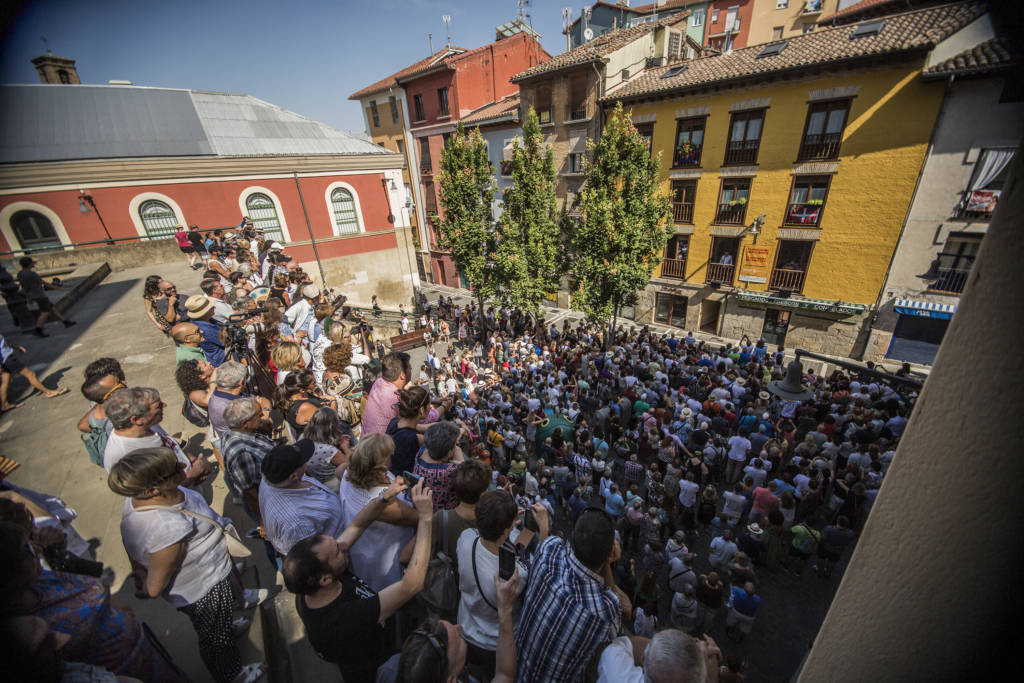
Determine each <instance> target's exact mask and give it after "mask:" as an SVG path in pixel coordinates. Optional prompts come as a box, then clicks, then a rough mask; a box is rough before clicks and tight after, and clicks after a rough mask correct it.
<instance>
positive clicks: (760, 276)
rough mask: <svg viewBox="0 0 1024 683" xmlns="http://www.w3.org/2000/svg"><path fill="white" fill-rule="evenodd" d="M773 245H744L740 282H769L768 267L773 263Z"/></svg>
mask: <svg viewBox="0 0 1024 683" xmlns="http://www.w3.org/2000/svg"><path fill="white" fill-rule="evenodd" d="M771 254H772V250H771V247H759V246H756V245H753V244H751V245H747V246H745V247H743V260H742V261H741V262H740V274H739V277H738V278H737V279H739V280H740V282H759V283H762V284H763V283H765V282H768V268H769V267H770V264H771Z"/></svg>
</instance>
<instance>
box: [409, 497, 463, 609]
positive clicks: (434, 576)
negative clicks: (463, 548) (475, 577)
mask: <svg viewBox="0 0 1024 683" xmlns="http://www.w3.org/2000/svg"><path fill="white" fill-rule="evenodd" d="M450 514H451V510H445V511H444V513H443V514H442V516H441V529H442V531H441V534H442V548H447V547H448V519H449V515H450ZM460 596H461V593H460V592H459V574H458V572H457V571H456V570H455V563H454V562H453V561H452V559H451V558H450V557H448V556H447V555H446V554H445V553H444V552H443V551H441V552H438V553H437V555H436V556H434V558H433V559H431V560H430V562H429V563H428V564H427V574H426V577H425V578H424V580H423V590H421V591H420V592H419V594H418V595H417V598H418V599H419V601H420V602H422V603H423V604H424V605H425V606H426V607H427V609H428V610H429V611H431V612H433V613H435V614H438V615H440V616H445V615H453V614H455V613H456V611H457V610H458V609H459V598H460Z"/></svg>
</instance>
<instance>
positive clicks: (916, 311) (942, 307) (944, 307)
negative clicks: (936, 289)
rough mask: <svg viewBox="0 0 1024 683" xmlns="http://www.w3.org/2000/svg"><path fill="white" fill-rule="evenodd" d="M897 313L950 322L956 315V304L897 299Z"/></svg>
mask: <svg viewBox="0 0 1024 683" xmlns="http://www.w3.org/2000/svg"><path fill="white" fill-rule="evenodd" d="M895 308H896V312H897V313H899V314H900V315H916V316H920V317H923V318H940V319H942V320H949V319H950V318H952V317H953V314H954V313H956V304H940V303H936V302H934V301H917V300H916V299H896V305H895Z"/></svg>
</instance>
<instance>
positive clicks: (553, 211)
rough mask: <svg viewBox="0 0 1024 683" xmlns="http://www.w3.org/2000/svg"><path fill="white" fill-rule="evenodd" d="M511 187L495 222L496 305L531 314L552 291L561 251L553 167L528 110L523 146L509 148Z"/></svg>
mask: <svg viewBox="0 0 1024 683" xmlns="http://www.w3.org/2000/svg"><path fill="white" fill-rule="evenodd" d="M513 144H514V146H513V148H512V149H513V151H512V186H511V187H510V188H508V189H506V190H505V193H504V197H503V201H502V205H503V211H502V214H501V218H500V219H499V221H498V231H497V232H498V249H497V261H498V265H499V268H500V270H501V285H500V286H499V288H498V300H499V301H501V303H502V304H503V305H505V306H512V307H516V308H519V309H521V310H524V311H528V312H530V313H532V314H534V315H537V313H538V312H539V311H540V305H541V302H542V301H543V299H544V295H545V294H548V293H550V292H554V291H556V290H557V289H558V282H559V260H560V258H559V254H560V251H561V244H560V229H561V226H560V225H559V213H558V199H557V197H556V196H555V163H554V155H553V154H552V152H551V148H550V147H549V146H547V145H546V144H545V143H544V138H543V136H542V135H541V132H540V122H539V121H538V119H537V113H536V112H535V111H534V110H533V108H532V107H531V108H530V110H529V111H528V112H527V114H526V120H525V122H524V124H523V144H522V146H521V147H520V146H519V143H518V141H517V142H515V143H513Z"/></svg>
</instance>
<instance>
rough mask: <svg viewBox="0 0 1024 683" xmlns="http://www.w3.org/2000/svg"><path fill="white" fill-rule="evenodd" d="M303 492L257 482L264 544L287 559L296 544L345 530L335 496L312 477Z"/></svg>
mask: <svg viewBox="0 0 1024 683" xmlns="http://www.w3.org/2000/svg"><path fill="white" fill-rule="evenodd" d="M302 481H304V482H306V483H307V484H309V487H308V488H303V489H283V488H278V487H277V486H272V485H271V484H269V483H267V480H266V479H264V480H263V481H261V482H260V491H259V497H260V515H261V516H262V517H263V529H264V531H266V534H267V540H268V541H270V544H271V545H273V546H274V550H276V551H277V552H279V553H281V554H282V555H287V554H288V551H289V550H291V549H292V546H294V545H295V544H296V543H298V542H299V541H301V540H302V539H304V538H309V537H310V536H315V535H317V534H326V535H328V536H331V537H333V538H337V537H338V536H340V535H341V532H342V531H344V530H345V525H344V523H343V522H342V509H341V500H340V499H339V498H338V494H337V493H334V492H333V491H331V490H330V489H329V488H327V487H326V486H324V485H323V484H321V483H320V482H318V481H317V480H316V479H313V478H312V477H307V476H303V477H302Z"/></svg>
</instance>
